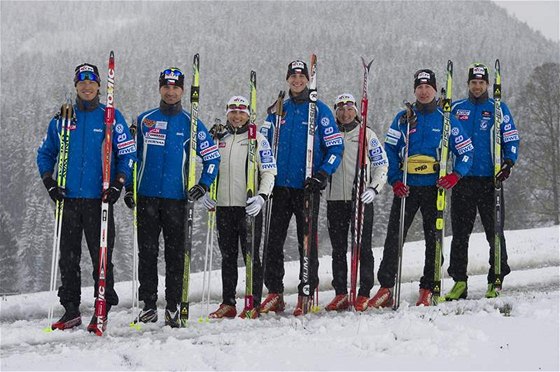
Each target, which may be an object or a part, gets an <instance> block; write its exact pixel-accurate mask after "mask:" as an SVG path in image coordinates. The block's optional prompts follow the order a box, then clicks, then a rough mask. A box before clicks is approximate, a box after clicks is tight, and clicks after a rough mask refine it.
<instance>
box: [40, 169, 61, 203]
mask: <svg viewBox="0 0 560 372" xmlns="http://www.w3.org/2000/svg"><path fill="white" fill-rule="evenodd" d="M43 185H45V188H46V189H47V191H48V192H49V196H50V197H51V199H52V201H53V202H55V203H56V202H57V201H59V202H60V201H62V200H63V199H64V197H65V196H66V189H65V188H63V187H59V186H58V184H57V183H56V181H55V180H53V178H52V177H51V175H50V174H47V175H45V177H44V178H43Z"/></svg>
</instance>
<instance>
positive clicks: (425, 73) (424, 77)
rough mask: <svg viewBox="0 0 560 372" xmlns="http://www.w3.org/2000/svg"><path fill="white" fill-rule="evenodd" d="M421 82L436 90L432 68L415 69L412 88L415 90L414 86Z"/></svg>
mask: <svg viewBox="0 0 560 372" xmlns="http://www.w3.org/2000/svg"><path fill="white" fill-rule="evenodd" d="M422 84H428V85H430V86H431V87H432V88H434V90H435V91H437V86H436V74H434V72H433V71H432V70H429V69H427V68H423V69H421V70H418V71H416V73H415V74H414V90H416V87H418V86H419V85H422Z"/></svg>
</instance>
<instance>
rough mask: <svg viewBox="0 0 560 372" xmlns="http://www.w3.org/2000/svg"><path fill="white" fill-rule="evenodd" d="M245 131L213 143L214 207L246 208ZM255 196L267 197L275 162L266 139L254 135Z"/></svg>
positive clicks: (260, 135)
mask: <svg viewBox="0 0 560 372" xmlns="http://www.w3.org/2000/svg"><path fill="white" fill-rule="evenodd" d="M247 133H248V131H247V129H246V127H244V128H242V129H240V130H238V131H228V132H226V133H225V135H224V136H223V137H222V138H221V139H220V140H217V141H216V142H218V146H219V150H220V156H221V161H220V170H219V173H218V192H217V205H218V206H219V207H245V205H246V204H247V203H246V202H247V144H248V142H249V141H248V138H247ZM257 174H258V177H257V180H258V191H257V194H264V195H266V196H270V193H271V192H272V188H273V187H274V177H275V176H276V160H275V159H274V155H273V154H272V150H271V148H270V144H269V143H268V141H267V139H266V138H265V137H264V136H263V135H262V134H261V133H259V132H257Z"/></svg>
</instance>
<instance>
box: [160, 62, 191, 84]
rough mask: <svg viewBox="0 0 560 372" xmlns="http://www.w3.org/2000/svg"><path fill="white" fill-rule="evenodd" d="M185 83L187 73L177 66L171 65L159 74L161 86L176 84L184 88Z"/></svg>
mask: <svg viewBox="0 0 560 372" xmlns="http://www.w3.org/2000/svg"><path fill="white" fill-rule="evenodd" d="M184 84H185V75H184V74H183V72H182V71H181V70H179V69H178V68H177V67H169V68H166V69H165V70H163V71H162V72H161V73H160V74H159V87H160V88H161V87H162V86H164V85H176V86H178V87H180V88H183V86H184Z"/></svg>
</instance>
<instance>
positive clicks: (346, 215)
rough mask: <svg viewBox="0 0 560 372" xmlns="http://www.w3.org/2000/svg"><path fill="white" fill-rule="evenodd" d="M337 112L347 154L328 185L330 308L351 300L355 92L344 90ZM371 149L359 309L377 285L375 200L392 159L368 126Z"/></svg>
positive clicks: (356, 128)
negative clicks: (332, 293)
mask: <svg viewBox="0 0 560 372" xmlns="http://www.w3.org/2000/svg"><path fill="white" fill-rule="evenodd" d="M334 109H335V116H336V122H337V125H338V128H339V130H340V133H342V135H343V138H344V155H343V156H342V163H341V165H340V166H339V167H338V169H337V170H336V172H335V173H334V174H333V175H332V176H331V179H330V182H329V186H328V187H327V192H326V197H327V220H328V230H329V236H330V239H331V245H332V248H333V250H332V269H333V281H332V285H333V287H334V289H335V293H336V296H335V298H334V299H333V300H332V301H331V302H330V303H329V304H328V305H327V307H326V310H327V311H333V310H345V309H347V308H348V307H349V306H350V303H349V301H348V284H347V277H348V265H347V262H346V261H347V260H346V253H347V251H348V232H349V228H353V227H352V226H353V223H352V220H353V218H354V210H353V204H354V203H352V190H353V187H354V178H355V177H356V161H357V159H358V156H357V154H358V144H359V140H358V138H359V133H360V118H359V115H358V109H357V107H356V100H355V99H354V96H352V95H351V94H349V93H345V94H341V95H339V96H338V97H337V98H336V101H335V106H334ZM366 138H367V149H366V151H367V152H366V162H367V164H368V168H367V169H368V174H367V178H366V179H367V183H366V188H365V191H364V192H363V193H362V195H360V196H359V197H360V198H361V200H362V202H364V204H365V206H364V218H363V227H362V246H361V251H360V257H359V262H360V289H359V291H358V296H357V298H356V301H355V304H354V307H355V309H356V310H357V311H364V310H366V309H367V307H368V300H369V295H370V291H371V288H372V287H373V279H374V273H373V253H372V246H371V245H372V243H371V240H372V229H373V203H372V202H373V200H374V199H375V196H376V195H377V194H379V191H380V190H381V188H382V187H383V185H384V184H385V183H386V182H387V169H388V164H389V162H388V160H387V155H386V154H385V150H384V149H383V145H382V143H381V142H380V141H379V139H378V138H377V136H376V135H375V133H374V132H373V130H371V129H370V128H366Z"/></svg>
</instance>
